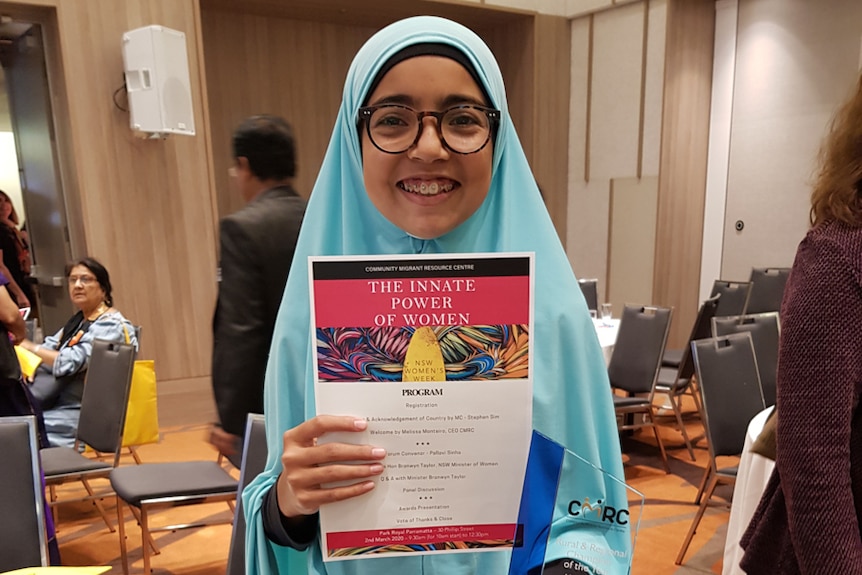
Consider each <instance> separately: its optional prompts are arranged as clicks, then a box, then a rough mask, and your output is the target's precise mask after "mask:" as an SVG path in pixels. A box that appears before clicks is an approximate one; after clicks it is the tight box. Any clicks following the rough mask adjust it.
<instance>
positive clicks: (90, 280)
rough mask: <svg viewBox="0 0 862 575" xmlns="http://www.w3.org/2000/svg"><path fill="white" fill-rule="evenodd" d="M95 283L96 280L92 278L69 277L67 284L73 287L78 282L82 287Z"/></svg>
mask: <svg viewBox="0 0 862 575" xmlns="http://www.w3.org/2000/svg"><path fill="white" fill-rule="evenodd" d="M94 281H96V278H94V277H93V276H69V284H71V285H75V284H76V283H78V282H81V283H82V284H84V285H87V284H91V283H93V282H94Z"/></svg>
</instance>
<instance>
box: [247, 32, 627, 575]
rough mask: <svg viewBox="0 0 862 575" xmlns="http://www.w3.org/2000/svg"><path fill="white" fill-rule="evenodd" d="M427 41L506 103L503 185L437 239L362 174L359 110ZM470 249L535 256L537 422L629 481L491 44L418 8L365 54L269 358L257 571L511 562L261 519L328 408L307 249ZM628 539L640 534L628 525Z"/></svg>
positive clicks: (498, 150)
mask: <svg viewBox="0 0 862 575" xmlns="http://www.w3.org/2000/svg"><path fill="white" fill-rule="evenodd" d="M417 43H441V44H449V45H451V46H454V47H455V48H457V49H458V50H461V51H462V52H463V53H464V54H465V55H466V56H467V58H468V59H469V60H470V62H472V64H473V66H474V67H475V68H476V71H477V72H478V74H479V77H480V78H481V80H482V82H483V84H484V87H485V89H486V91H487V93H488V94H489V95H490V97H491V99H492V101H493V106H494V107H496V108H498V109H499V110H500V111H501V113H502V120H501V122H500V126H499V130H498V133H497V135H496V140H495V141H494V158H493V175H492V180H491V188H490V191H489V193H488V196H487V198H486V199H485V202H484V203H483V204H482V205H481V206H480V207H479V209H478V210H477V211H476V213H475V214H473V215H472V216H471V217H470V218H469V219H468V220H467V221H466V222H464V223H463V224H462V225H460V226H459V227H458V228H456V229H455V230H453V231H451V232H449V233H448V234H446V235H445V236H442V237H439V238H436V239H432V240H420V239H417V238H415V237H411V236H409V235H408V234H407V233H406V232H404V231H403V230H401V229H398V228H397V227H395V226H394V225H393V224H391V223H390V222H389V221H388V220H387V219H385V218H384V217H383V216H382V215H381V214H380V213H379V212H378V211H377V209H376V208H375V207H374V206H373V205H372V203H371V202H370V201H369V199H368V196H367V195H366V193H365V189H364V184H363V177H362V156H361V154H360V138H359V134H358V133H357V125H356V117H357V110H358V109H359V107H360V106H361V105H362V102H363V101H364V100H365V98H366V95H367V92H368V90H369V88H370V84H371V82H372V79H373V78H374V76H375V74H376V73H377V71H378V70H379V69H380V67H381V66H382V65H383V64H384V63H385V62H386V61H387V60H388V59H389V57H390V56H392V55H393V54H395V53H396V52H398V51H400V50H401V49H403V48H405V47H406V46H409V45H412V44H417ZM463 252H535V254H536V259H535V269H536V278H535V292H536V293H535V298H534V299H535V322H534V330H535V339H534V354H535V356H534V357H535V359H534V361H533V366H534V373H533V385H534V391H533V422H534V426H535V428H536V429H538V430H539V431H541V432H542V433H544V434H545V435H547V436H549V437H551V438H552V439H554V440H556V441H558V442H559V443H562V444H563V445H565V446H567V447H568V448H569V449H571V450H573V451H575V452H577V453H578V454H579V455H581V456H582V457H584V458H586V459H587V460H589V461H590V462H592V463H594V464H595V465H597V466H599V467H601V468H603V469H605V470H606V471H608V472H610V473H612V474H614V475H616V476H617V477H623V469H622V460H621V457H620V446H619V436H618V432H617V428H616V420H615V417H614V410H613V404H612V401H611V393H610V386H609V384H608V378H607V370H606V367H605V363H604V359H603V356H602V353H601V349H600V347H599V344H598V341H597V338H596V335H595V330H594V328H593V325H592V322H591V320H590V316H589V314H588V311H587V307H586V304H585V302H584V299H583V296H582V295H581V291H580V289H579V288H578V284H577V282H576V280H575V277H574V274H573V273H572V269H571V266H570V264H569V261H568V259H567V258H566V254H565V253H564V251H563V248H562V246H561V244H560V241H559V238H558V237H557V232H556V230H555V229H554V226H553V224H552V223H551V219H550V217H549V216H548V212H547V210H546V209H545V205H544V203H543V202H542V199H541V196H540V194H539V190H538V187H537V186H536V182H535V179H534V177H533V174H532V172H531V170H530V166H529V164H528V163H527V158H526V156H525V155H524V151H523V148H522V147H521V143H520V141H519V140H518V135H517V133H516V132H515V126H514V125H513V124H512V118H511V116H510V115H509V110H508V106H507V103H506V92H505V88H504V86H503V78H502V75H501V73H500V69H499V67H498V66H497V62H496V61H495V59H494V56H493V54H492V53H491V50H490V49H489V48H488V47H487V46H486V45H485V43H484V42H483V41H482V40H481V39H480V38H479V37H478V36H477V35H476V34H475V33H473V32H472V31H471V30H469V29H467V28H465V27H463V26H461V25H460V24H457V23H455V22H451V21H449V20H445V19H442V18H437V17H429V16H420V17H415V18H408V19H406V20H402V21H399V22H396V23H394V24H392V25H390V26H387V27H386V28H384V29H383V30H381V31H379V32H378V33H376V34H375V35H374V36H373V37H372V38H371V39H369V40H368V42H366V44H365V45H364V46H363V47H362V48H361V49H360V50H359V52H358V53H357V55H356V57H355V59H354V60H353V63H352V65H351V66H350V70H349V71H348V73H347V79H346V81H345V85H344V94H343V99H342V103H341V108H340V109H339V111H338V118H337V119H336V122H335V128H334V130H333V133H332V139H331V140H330V142H329V148H328V149H327V151H326V156H325V157H324V160H323V165H322V166H321V169H320V174H319V176H318V178H317V182H316V183H315V185H314V190H313V192H312V194H311V199H310V201H309V203H308V208H307V211H306V214H305V219H304V222H303V225H302V231H301V232H300V235H299V242H298V244H297V247H296V255H295V257H294V260H293V265H292V267H291V271H290V277H289V279H288V281H287V286H286V287H285V292H284V298H283V300H282V306H281V309H280V310H279V313H278V318H277V321H276V325H275V334H274V336H273V341H272V348H271V353H270V359H269V364H268V366H267V373H266V386H265V404H264V405H265V413H266V433H267V441H268V445H269V458H268V461H267V466H266V470H265V471H264V472H263V473H262V474H261V475H260V476H258V477H257V479H255V480H254V481H253V482H252V483H251V484H250V485H249V486H248V487H247V488H246V489H245V491H244V492H243V507H244V509H245V513H246V520H247V525H248V533H247V543H246V549H247V553H246V557H247V572H248V573H249V575H270V574H274V573H279V574H281V575H302V574H304V573H313V574H336V575H366V574H367V575H372V574H373V575H389V574H391V575H396V574H397V575H405V574H409V575H419V574H424V575H468V574H470V575H502V574H505V573H506V572H507V570H508V563H509V555H508V553H507V552H483V553H459V554H448V555H439V556H417V557H398V558H395V557H383V558H375V559H362V560H354V561H338V562H331V563H326V564H324V563H323V560H322V558H321V552H320V547H319V546H318V544H317V543H314V544H313V545H312V546H311V548H310V549H309V550H307V551H305V552H302V553H297V552H296V551H294V550H288V549H286V548H284V547H280V546H278V545H275V544H273V543H271V542H270V541H269V540H268V539H267V538H266V535H265V534H264V531H263V523H262V519H261V503H262V501H263V498H264V496H265V494H266V492H267V491H269V489H270V488H271V487H272V486H273V484H274V483H275V482H276V479H277V477H278V475H279V473H280V472H281V460H280V456H281V452H282V434H283V433H284V432H285V431H286V430H288V429H290V428H292V427H295V426H296V425H298V424H300V423H301V422H303V421H305V420H306V419H309V418H311V417H313V416H314V415H315V404H314V380H315V377H314V373H313V368H312V355H311V354H312V353H313V352H314V347H313V341H312V338H311V330H310V326H309V322H310V309H309V293H308V265H307V258H308V256H312V255H315V256H316V255H340V254H351V255H365V254H415V253H432V254H436V253H463ZM384 464H385V461H384ZM596 483H598V484H596ZM601 483H602V480H601V479H596V478H593V479H591V480H588V481H587V482H586V483H585V489H587V488H592V487H595V488H598V489H602V487H603V486H602V485H600V484H601ZM590 486H592V487H590ZM608 489H613V488H612V487H608ZM476 497H483V498H487V499H488V500H489V503H493V494H489V493H481V494H480V493H477V494H476ZM622 537H623V539H627V537H628V534H627V532H626V533H624V534H623V536H622ZM625 544H627V543H624V545H625ZM297 559H298V560H297ZM306 569H307V570H306Z"/></svg>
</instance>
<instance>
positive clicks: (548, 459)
mask: <svg viewBox="0 0 862 575" xmlns="http://www.w3.org/2000/svg"><path fill="white" fill-rule="evenodd" d="M643 505H644V496H643V494H642V493H640V492H638V491H636V490H634V489H632V488H631V487H629V486H627V485H626V484H625V483H624V482H623V481H622V480H621V479H619V478H617V477H614V476H613V475H611V474H609V473H607V472H605V471H603V470H601V469H599V468H598V467H596V466H595V465H593V464H591V463H590V462H588V461H587V460H585V459H584V458H582V457H581V456H579V455H578V454H576V453H573V452H571V451H569V450H567V449H566V448H564V447H563V446H562V445H560V444H559V443H556V442H555V441H553V440H551V439H549V438H548V437H546V436H544V435H542V434H541V433H539V432H537V431H533V436H532V440H531V443H530V454H529V458H528V460H527V472H526V475H525V478H524V489H523V492H522V494H521V508H520V512H519V515H518V528H517V533H516V535H515V547H514V549H513V550H512V559H511V562H510V564H509V575H583V574H589V575H629V573H630V571H631V563H632V551H633V549H634V542H635V538H636V535H637V530H638V525H639V522H640V516H641V511H642V509H643Z"/></svg>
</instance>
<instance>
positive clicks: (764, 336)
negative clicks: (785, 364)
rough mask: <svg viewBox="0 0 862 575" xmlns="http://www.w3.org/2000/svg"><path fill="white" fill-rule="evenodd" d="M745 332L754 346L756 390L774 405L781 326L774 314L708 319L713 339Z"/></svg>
mask: <svg viewBox="0 0 862 575" xmlns="http://www.w3.org/2000/svg"><path fill="white" fill-rule="evenodd" d="M742 332H748V333H750V334H751V342H752V344H753V345H754V358H755V360H756V361H757V370H758V372H759V373H760V387H761V389H762V390H763V400H764V401H765V402H766V405H767V406H769V405H775V380H776V377H777V372H778V340H779V338H780V334H781V323H780V321H779V318H778V312H774V311H773V312H769V313H758V314H752V315H740V316H735V317H733V316H732V317H716V318H713V320H712V333H713V335H715V336H716V337H718V336H722V335H729V334H731V333H742Z"/></svg>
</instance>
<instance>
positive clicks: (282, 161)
mask: <svg viewBox="0 0 862 575" xmlns="http://www.w3.org/2000/svg"><path fill="white" fill-rule="evenodd" d="M232 144H233V157H234V159H237V158H246V159H247V160H248V166H249V169H251V173H252V174H254V175H255V177H257V179H259V180H283V179H285V178H292V177H294V176H295V175H296V146H295V143H294V139H293V128H291V127H290V124H288V123H287V121H285V120H284V118H279V117H278V116H270V115H267V114H264V115H260V116H251V117H250V118H246V119H245V120H243V121H242V123H240V125H239V126H237V129H236V130H235V131H234V133H233V142H232Z"/></svg>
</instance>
